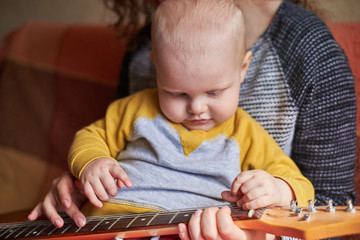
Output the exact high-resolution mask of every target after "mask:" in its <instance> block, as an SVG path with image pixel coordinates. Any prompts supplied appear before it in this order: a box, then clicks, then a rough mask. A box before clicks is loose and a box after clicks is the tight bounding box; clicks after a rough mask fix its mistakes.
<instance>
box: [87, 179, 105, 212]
mask: <svg viewBox="0 0 360 240" xmlns="http://www.w3.org/2000/svg"><path fill="white" fill-rule="evenodd" d="M84 193H85V196H86V197H87V198H88V199H89V201H90V202H91V203H92V204H93V205H94V206H95V207H98V208H101V207H102V206H103V204H102V202H101V201H100V200H99V199H98V198H97V197H96V195H95V192H94V190H93V188H92V186H91V185H90V183H86V184H84Z"/></svg>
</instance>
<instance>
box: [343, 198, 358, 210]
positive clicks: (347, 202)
mask: <svg viewBox="0 0 360 240" xmlns="http://www.w3.org/2000/svg"><path fill="white" fill-rule="evenodd" d="M346 205H347V207H346V209H345V211H346V212H356V208H354V205H353V204H352V201H351V199H348V200H346Z"/></svg>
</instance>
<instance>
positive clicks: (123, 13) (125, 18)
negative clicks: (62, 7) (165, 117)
mask: <svg viewBox="0 0 360 240" xmlns="http://www.w3.org/2000/svg"><path fill="white" fill-rule="evenodd" d="M103 1H104V3H105V6H106V8H108V9H110V10H111V11H113V12H114V13H115V14H116V16H117V20H116V21H115V22H114V23H113V24H112V26H113V27H114V28H118V27H120V26H126V29H127V30H135V29H136V28H138V27H141V26H145V25H148V24H150V22H151V17H152V14H153V12H154V10H155V8H154V7H153V6H152V5H151V4H149V3H147V2H146V1H145V0H103ZM265 1H267V0H265ZM291 1H292V2H294V3H296V4H298V5H300V6H302V7H304V8H306V9H308V10H310V11H312V12H314V13H316V14H317V15H320V17H322V16H321V15H322V14H321V12H320V11H319V9H318V8H317V7H316V4H315V1H314V0H291ZM134 28H135V29H134Z"/></svg>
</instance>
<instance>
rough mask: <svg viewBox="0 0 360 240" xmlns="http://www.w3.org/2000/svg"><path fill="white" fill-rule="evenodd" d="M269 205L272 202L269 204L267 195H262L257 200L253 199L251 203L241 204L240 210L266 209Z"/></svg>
mask: <svg viewBox="0 0 360 240" xmlns="http://www.w3.org/2000/svg"><path fill="white" fill-rule="evenodd" d="M271 204H272V202H271V199H270V197H269V196H268V195H263V196H261V197H259V198H256V199H253V200H251V201H248V202H243V203H242V208H243V209H245V210H248V209H257V208H262V207H267V206H269V205H271Z"/></svg>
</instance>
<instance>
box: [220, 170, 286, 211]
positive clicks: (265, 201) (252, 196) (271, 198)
mask: <svg viewBox="0 0 360 240" xmlns="http://www.w3.org/2000/svg"><path fill="white" fill-rule="evenodd" d="M222 197H223V199H224V200H225V201H228V202H230V203H236V205H237V206H239V207H242V208H244V209H256V208H261V207H267V206H269V205H272V204H289V203H290V201H291V200H292V199H293V193H292V190H291V188H290V186H289V185H288V184H287V183H286V182H285V181H283V180H281V179H279V178H275V177H273V176H272V175H270V174H269V173H267V172H266V171H264V170H260V169H255V170H250V171H245V172H242V173H240V174H239V175H238V176H237V177H236V178H235V180H234V181H233V184H232V186H231V191H224V192H222Z"/></svg>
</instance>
